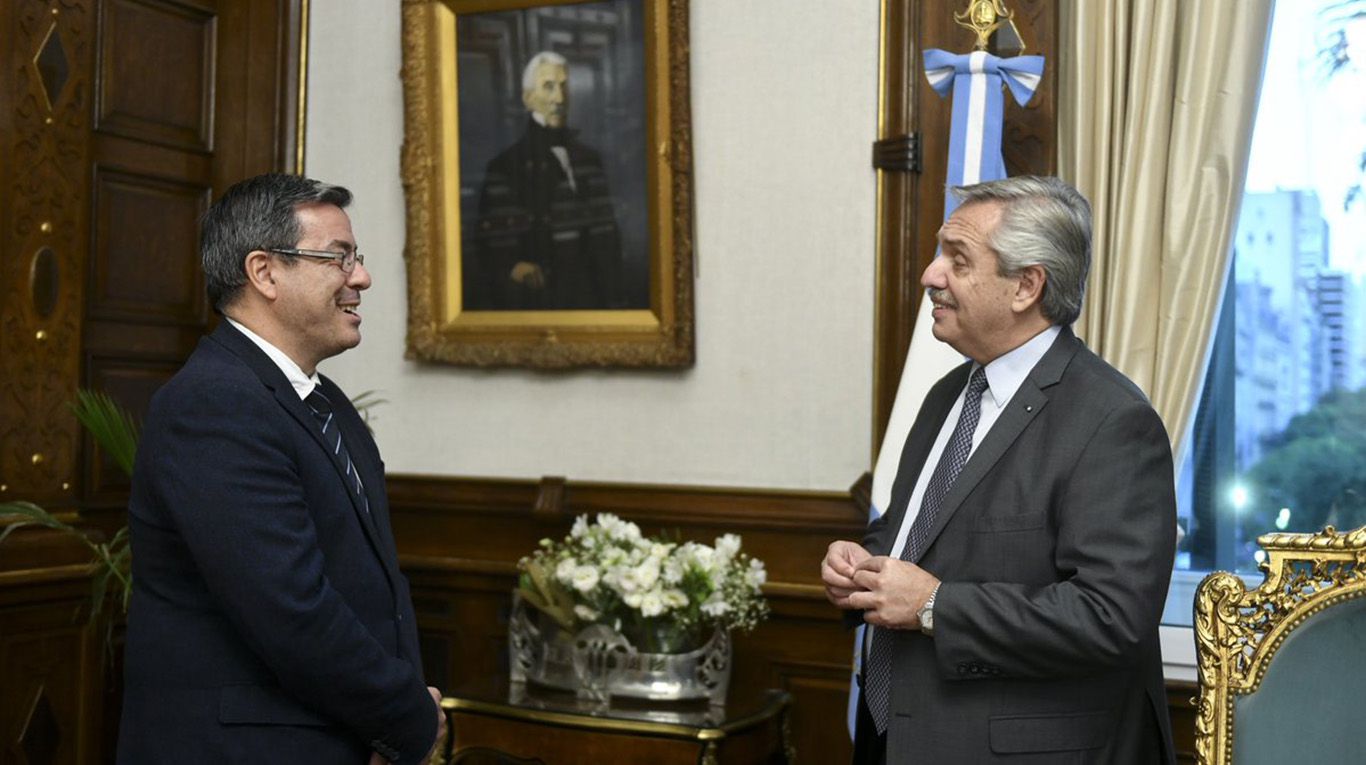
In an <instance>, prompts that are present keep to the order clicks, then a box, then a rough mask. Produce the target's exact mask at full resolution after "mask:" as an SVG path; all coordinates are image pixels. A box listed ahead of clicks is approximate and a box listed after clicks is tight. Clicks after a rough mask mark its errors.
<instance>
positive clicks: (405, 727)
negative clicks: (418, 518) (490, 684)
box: [118, 321, 436, 765]
mask: <svg viewBox="0 0 1366 765" xmlns="http://www.w3.org/2000/svg"><path fill="white" fill-rule="evenodd" d="M321 388H322V392H323V394H324V395H326V396H327V397H328V399H329V400H330V401H331V402H332V405H333V408H334V410H335V413H336V418H337V422H338V425H339V427H340V428H341V432H342V434H343V436H344V437H345V439H346V444H347V449H348V451H350V452H351V457H352V459H353V461H354V462H355V465H356V468H357V470H358V471H359V474H360V476H361V480H362V481H363V482H364V485H365V489H366V494H367V496H368V497H369V500H370V512H369V513H366V512H365V510H364V509H363V507H362V506H361V503H360V502H359V499H358V498H357V497H356V495H355V494H354V493H353V492H352V491H351V490H350V489H349V488H348V486H347V484H346V483H345V482H344V481H343V471H344V470H345V465H344V464H341V463H340V462H339V461H338V457H337V455H335V454H334V453H333V451H332V449H331V448H329V447H330V444H325V443H324V442H323V437H322V432H321V430H319V428H318V426H317V424H316V422H315V421H314V419H313V415H312V413H311V412H310V410H309V409H308V406H307V405H306V404H305V403H304V402H303V401H301V400H300V399H299V396H298V394H297V393H296V392H295V391H294V388H293V386H291V385H290V383H289V381H288V380H287V379H286V378H285V375H284V373H282V372H281V371H280V369H279V367H277V366H276V365H275V364H274V362H272V361H271V360H270V358H269V357H268V356H266V354H265V353H263V352H262V351H261V350H260V349H259V348H258V347H257V346H256V345H254V344H253V343H252V342H251V341H250V340H249V339H247V337H246V336H244V335H243V334H242V333H241V332H239V331H237V329H235V328H234V327H233V326H232V325H231V324H229V323H228V322H226V321H224V322H222V323H221V324H220V325H219V326H218V329H217V330H215V331H214V333H213V334H212V335H211V336H209V337H206V338H204V339H203V340H201V341H200V343H199V347H198V349H196V350H195V352H194V354H193V355H192V356H191V357H190V359H189V361H188V362H187V363H186V364H185V367H184V368H183V369H182V370H181V371H180V372H179V373H178V374H177V375H176V376H175V377H174V378H173V379H172V380H171V381H170V382H169V383H167V384H166V385H165V386H164V387H163V388H162V389H161V390H160V391H158V392H157V394H156V395H155V396H154V397H153V398H152V405H151V409H150V411H149V412H148V415H147V419H146V423H145V426H144V429H143V434H142V439H141V441H140V443H139V445H138V455H137V463H136V466H135V468H134V474H133V493H132V497H131V500H130V503H129V508H128V516H129V528H130V531H131V535H132V545H133V600H132V605H131V608H130V610H129V614H128V638H127V647H126V653H125V667H124V669H125V671H124V678H125V690H124V702H123V720H122V725H121V728H120V731H119V747H118V761H119V762H120V763H130V764H132V763H136V764H137V765H144V763H176V764H177V765H179V764H180V763H240V762H262V763H264V762H308V763H320V764H321V763H328V764H330V763H338V764H339V765H340V764H341V763H350V764H353V765H360V764H361V763H364V762H365V761H366V760H367V758H368V757H369V754H370V751H371V750H375V751H379V752H380V753H381V754H384V755H385V756H386V758H387V759H389V760H393V761H395V762H398V763H404V764H405V765H406V764H407V763H416V762H418V761H419V760H420V759H421V758H422V757H423V756H425V755H426V753H427V749H428V748H429V747H430V746H431V744H432V742H433V741H434V740H435V738H436V710H435V709H434V708H433V706H434V705H433V703H432V699H431V697H430V696H429V695H428V693H427V690H426V683H425V682H424V681H423V677H422V662H421V660H420V658H419V656H418V640H417V629H416V624H415V619H414V616H413V607H412V601H411V598H410V596H409V592H408V582H407V580H406V578H405V577H404V576H403V574H402V573H401V572H400V571H399V569H398V557H397V554H396V552H395V548H394V539H393V536H392V534H391V532H390V529H389V509H388V500H387V497H386V496H385V489H384V463H383V462H382V461H381V460H380V457H379V452H378V450H376V448H375V443H374V440H373V439H371V437H370V434H369V432H368V431H367V430H366V428H365V425H364V423H363V422H362V421H361V419H360V417H359V416H358V415H357V413H356V410H355V408H354V407H352V406H351V404H350V402H349V401H348V400H347V398H346V395H345V394H344V393H342V391H341V390H340V389H339V388H337V386H336V385H334V384H332V381H330V380H328V379H327V378H326V377H324V378H322V386H321Z"/></svg>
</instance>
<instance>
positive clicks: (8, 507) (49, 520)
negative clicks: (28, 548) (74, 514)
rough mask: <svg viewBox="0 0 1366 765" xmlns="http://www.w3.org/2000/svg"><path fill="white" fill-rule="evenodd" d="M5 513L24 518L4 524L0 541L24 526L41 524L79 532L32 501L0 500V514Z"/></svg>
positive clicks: (0, 530) (0, 532) (3, 514)
mask: <svg viewBox="0 0 1366 765" xmlns="http://www.w3.org/2000/svg"><path fill="white" fill-rule="evenodd" d="M6 515H17V516H19V517H21V518H24V519H26V520H22V521H14V522H13V523H7V524H5V527H4V528H3V529H0V542H4V541H5V538H6V537H8V536H9V535H10V534H13V533H14V532H15V531H18V530H19V529H22V528H24V527H26V526H43V527H46V528H49V529H58V530H61V531H66V532H70V533H73V534H80V532H79V531H77V530H76V529H75V528H74V527H72V526H68V525H67V524H65V523H62V522H61V521H59V520H57V519H56V518H55V517H53V515H52V514H51V513H49V512H48V511H46V510H44V509H43V508H41V507H38V506H37V505H35V504H33V503H32V502H0V516H6Z"/></svg>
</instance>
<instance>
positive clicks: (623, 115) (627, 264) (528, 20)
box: [456, 0, 650, 310]
mask: <svg viewBox="0 0 1366 765" xmlns="http://www.w3.org/2000/svg"><path fill="white" fill-rule="evenodd" d="M643 13H644V11H643V8H642V4H641V0H607V2H594V3H576V4H570V5H550V6H541V7H535V8H526V9H521V10H512V11H498V12H488V13H467V14H461V15H460V16H459V17H458V19H457V26H456V50H457V53H458V62H457V66H458V81H457V82H458V85H457V89H458V98H459V108H460V111H459V115H460V117H459V141H460V206H461V209H460V217H461V228H462V232H461V257H462V259H463V260H462V273H463V274H466V275H469V274H471V273H473V271H472V270H471V266H474V265H477V264H475V263H472V262H471V258H474V257H478V255H477V253H478V252H479V250H478V246H479V244H478V242H477V241H475V233H476V232H475V229H476V226H477V224H478V222H479V221H480V210H479V207H480V195H481V193H482V189H483V185H484V180H485V173H486V170H487V167H488V163H489V161H490V160H492V159H493V158H494V157H495V156H497V155H498V154H499V153H500V152H503V151H505V150H507V149H508V148H509V147H510V146H512V145H513V144H514V143H516V142H517V141H518V140H519V139H521V138H522V136H523V135H524V134H525V133H526V130H527V123H528V120H529V116H528V113H527V108H526V106H525V104H523V102H522V70H523V69H524V68H525V66H526V64H527V61H529V60H530V59H531V57H532V56H534V55H535V54H536V53H538V52H540V51H544V50H548V51H554V52H555V53H558V54H560V55H562V56H564V57H565V58H566V59H567V60H568V62H569V67H568V68H569V82H568V91H569V99H568V100H569V107H568V120H567V125H568V127H569V129H570V131H571V134H572V135H573V137H574V138H575V140H577V141H578V142H580V143H581V144H583V145H584V146H586V147H588V148H589V149H591V150H593V151H595V152H596V153H597V154H598V155H599V156H600V158H601V160H602V165H603V173H604V174H605V176H606V183H607V187H608V191H609V196H608V197H607V198H609V199H610V200H611V204H612V208H613V210H614V212H615V216H616V224H617V227H618V229H619V232H620V240H621V275H620V281H619V285H618V292H617V295H618V297H617V298H616V299H615V300H614V301H613V304H612V305H592V306H589V307H591V308H623V309H644V308H649V306H650V297H649V286H650V272H649V261H650V259H649V252H650V242H649V221H648V205H647V198H646V164H645V162H646V150H645V129H646V124H645V119H646V117H645V109H646V102H645V51H644V19H643ZM475 287H476V285H474V284H472V283H471V280H470V279H468V278H466V279H465V280H464V284H463V285H462V289H463V297H464V304H465V306H466V307H467V308H488V309H494V310H499V309H516V308H519V307H521V306H516V305H505V304H487V297H486V296H481V295H478V294H472V292H471V290H472V289H473V288H475Z"/></svg>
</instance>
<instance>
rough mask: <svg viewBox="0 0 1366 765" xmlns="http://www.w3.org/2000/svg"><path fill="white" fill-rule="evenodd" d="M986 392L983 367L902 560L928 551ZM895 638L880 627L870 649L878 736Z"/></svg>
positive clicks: (867, 687)
mask: <svg viewBox="0 0 1366 765" xmlns="http://www.w3.org/2000/svg"><path fill="white" fill-rule="evenodd" d="M986 389H987V375H986V371H985V369H984V368H983V367H977V369H976V370H974V371H973V373H972V379H970V380H968V391H967V394H966V395H964V396H963V410H962V411H961V412H959V414H958V424H957V425H955V426H954V428H953V435H952V436H950V437H949V442H948V444H947V445H945V447H944V453H943V454H941V455H939V464H937V465H935V467H934V472H933V473H931V474H930V482H929V483H928V484H926V485H925V497H924V499H922V500H921V503H920V512H919V513H917V514H916V516H915V519H914V520H912V521H911V530H910V531H909V532H908V533H907V535H906V545H905V547H903V548H902V549H901V556H900V557H901V559H902V560H905V561H915V560H919V559H920V554H921V553H922V552H924V550H925V544H926V543H927V542H928V541H929V537H930V529H931V528H933V527H934V519H935V517H936V516H938V515H939V508H940V507H942V506H943V504H944V497H946V496H948V493H949V489H950V488H951V487H952V486H953V482H954V479H956V478H958V474H959V473H960V472H962V470H963V465H964V464H966V463H967V461H968V455H970V454H971V453H972V434H973V433H974V432H975V431H976V430H977V421H978V420H979V419H981V417H982V393H983V392H985V391H986ZM893 642H894V641H893V640H892V635H891V633H890V631H889V630H888V629H887V628H884V627H879V628H878V629H877V630H876V631H875V632H874V633H873V644H872V646H870V647H869V649H868V663H867V666H866V669H865V670H864V673H863V696H864V698H863V700H864V703H865V704H867V705H868V712H869V713H870V714H872V716H873V722H874V723H875V724H876V725H877V732H878V733H885V732H886V730H887V722H888V719H889V718H890V716H891V710H890V706H891V695H892V647H893V646H892V644H893Z"/></svg>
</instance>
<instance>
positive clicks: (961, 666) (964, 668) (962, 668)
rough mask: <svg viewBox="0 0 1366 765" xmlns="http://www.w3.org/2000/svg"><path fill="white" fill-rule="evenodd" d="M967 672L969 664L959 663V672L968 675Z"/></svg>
mask: <svg viewBox="0 0 1366 765" xmlns="http://www.w3.org/2000/svg"><path fill="white" fill-rule="evenodd" d="M967 673H968V665H966V664H962V663H960V664H959V665H958V674H960V675H966V674H967Z"/></svg>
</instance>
